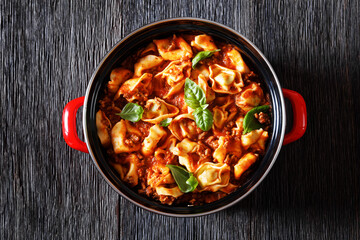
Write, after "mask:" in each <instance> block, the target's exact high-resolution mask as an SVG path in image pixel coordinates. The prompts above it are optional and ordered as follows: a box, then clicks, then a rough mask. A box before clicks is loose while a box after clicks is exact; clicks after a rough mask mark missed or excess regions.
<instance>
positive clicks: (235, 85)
mask: <svg viewBox="0 0 360 240" xmlns="http://www.w3.org/2000/svg"><path fill="white" fill-rule="evenodd" d="M209 69H210V76H209V77H210V80H211V82H212V89H213V90H214V91H215V92H218V93H227V94H236V93H239V92H241V89H242V87H243V86H244V82H243V80H242V77H241V73H240V72H239V71H237V70H232V69H230V68H226V67H223V66H220V65H219V64H214V65H211V66H210V67H209Z"/></svg>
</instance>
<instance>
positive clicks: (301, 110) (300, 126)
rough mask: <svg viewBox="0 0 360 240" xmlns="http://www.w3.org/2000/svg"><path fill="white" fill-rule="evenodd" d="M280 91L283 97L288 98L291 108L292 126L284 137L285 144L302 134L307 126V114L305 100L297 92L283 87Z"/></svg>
mask: <svg viewBox="0 0 360 240" xmlns="http://www.w3.org/2000/svg"><path fill="white" fill-rule="evenodd" d="M282 91H283V94H284V97H285V98H287V99H289V100H290V102H291V107H292V110H293V127H292V129H291V131H290V132H289V133H287V134H285V137H284V142H283V145H286V144H289V143H291V142H294V141H296V140H298V139H299V138H301V137H302V136H303V135H304V133H305V130H306V126H307V114H306V104H305V100H304V98H303V97H302V96H301V95H300V94H299V93H298V92H295V91H292V90H289V89H285V88H283V89H282Z"/></svg>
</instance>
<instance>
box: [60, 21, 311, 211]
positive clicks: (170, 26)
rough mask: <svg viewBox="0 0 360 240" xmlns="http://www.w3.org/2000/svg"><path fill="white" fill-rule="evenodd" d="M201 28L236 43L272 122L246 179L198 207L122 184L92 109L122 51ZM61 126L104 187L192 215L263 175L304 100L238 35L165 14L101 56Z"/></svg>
mask: <svg viewBox="0 0 360 240" xmlns="http://www.w3.org/2000/svg"><path fill="white" fill-rule="evenodd" d="M180 32H191V33H206V34H209V35H211V36H213V37H216V38H218V39H221V40H223V41H226V42H228V43H230V44H233V45H235V46H237V47H238V48H239V49H240V51H241V54H242V56H243V57H244V59H245V62H246V63H247V64H248V65H249V66H250V68H251V69H254V70H255V71H256V72H257V73H258V74H259V75H260V76H261V77H262V79H263V83H264V86H265V88H266V91H267V92H268V93H269V96H270V102H271V105H272V113H271V115H272V119H271V121H272V127H271V129H270V132H269V134H270V138H269V139H270V140H269V143H268V145H267V150H266V153H265V155H264V157H263V158H262V159H261V160H260V163H259V164H258V166H257V168H256V170H255V171H254V172H253V173H252V174H251V175H250V177H249V179H248V180H247V181H246V182H245V183H244V184H243V185H242V186H241V187H240V188H239V189H237V190H236V191H235V192H233V193H231V194H229V195H228V196H226V197H224V198H222V199H220V200H218V201H215V202H213V203H209V204H205V205H202V206H167V205H162V204H160V203H159V202H156V201H153V200H151V199H148V198H146V197H143V196H141V195H139V194H137V192H136V191H134V190H133V189H131V188H129V187H128V186H127V185H126V184H124V183H123V182H122V181H121V179H120V176H119V175H118V174H117V172H116V170H115V169H113V168H112V167H111V166H110V165H109V164H108V162H107V160H106V152H105V151H104V149H103V148H102V147H101V144H100V141H99V139H98V137H97V131H96V123H95V114H96V112H97V110H98V100H99V99H100V97H101V95H102V93H103V90H104V87H105V86H106V83H107V82H108V81H109V75H110V72H111V70H112V69H114V68H115V67H117V66H118V65H119V63H120V62H121V61H122V60H124V59H125V58H126V57H127V56H129V55H131V54H132V53H134V52H135V51H136V50H137V49H139V48H140V47H143V46H144V45H145V44H146V43H149V42H151V41H152V40H153V39H158V38H161V37H167V36H169V35H172V34H174V33H180ZM284 97H285V98H287V99H289V100H290V102H291V105H292V110H293V126H292V129H291V131H290V132H289V133H287V134H285V126H286V112H285V101H284ZM81 106H83V130H84V137H85V142H83V141H81V140H80V139H79V137H78V135H77V131H76V113H77V110H78V109H79V107H81ZM62 120H63V122H62V130H63V135H64V139H65V141H66V143H67V144H68V145H69V146H70V147H72V148H74V149H76V150H79V151H82V152H85V153H90V155H91V157H92V159H93V162H94V164H95V166H96V167H97V169H98V170H99V172H100V173H101V174H102V176H103V177H104V179H105V180H106V181H107V182H108V183H109V184H110V186H111V187H112V188H113V189H114V190H115V191H116V192H118V193H119V194H120V195H121V196H123V197H125V198H126V199H128V200H129V201H131V202H132V203H134V204H136V205H138V206H140V207H142V208H144V209H147V210H149V211H152V212H156V213H160V214H164V215H168V216H176V217H194V216H201V215H206V214H209V213H214V212H217V211H220V210H222V209H225V208H228V207H230V206H232V205H234V204H235V203H237V202H239V201H240V200H241V199H243V198H244V197H245V196H247V195H248V194H249V193H250V192H251V191H253V190H254V189H255V188H256V186H258V184H259V183H260V182H261V181H262V180H263V179H264V178H265V176H266V175H267V173H268V172H269V171H270V169H271V167H272V165H273V164H274V162H275V160H276V158H277V156H278V154H279V151H280V149H281V147H282V146H283V145H286V144H288V143H291V142H294V141H296V140H297V139H299V138H301V137H302V136H303V134H304V133H305V130H306V125H307V116H306V105H305V101H304V99H303V97H302V96H301V95H300V94H299V93H297V92H295V91H292V90H288V89H282V88H281V86H280V83H279V81H278V79H277V77H276V74H275V72H274V70H273V69H272V67H271V65H270V63H269V62H268V61H267V59H266V58H265V57H264V55H263V54H262V53H261V52H260V51H259V50H258V49H257V47H256V46H255V45H254V44H253V43H251V42H250V41H249V40H248V39H246V38H245V37H244V36H242V35H241V34H239V33H238V32H236V31H234V30H232V29H230V28H228V27H226V26H224V25H222V24H219V23H216V22H212V21H208V20H204V19H198V18H175V19H167V20H162V21H159V22H155V23H151V24H149V25H146V26H144V27H142V28H140V29H138V30H136V31H134V32H132V33H131V34H129V35H128V36H126V37H125V38H124V39H122V40H121V41H120V42H119V43H118V44H116V46H115V47H114V48H113V49H112V50H111V51H110V52H109V53H108V54H107V55H106V56H105V58H104V59H103V60H102V61H101V63H100V64H99V66H98V67H97V69H96V70H95V72H94V74H93V75H92V77H91V79H90V82H89V85H88V88H87V91H86V94H85V96H84V97H79V98H76V99H74V100H72V101H70V102H69V103H68V104H67V105H66V106H65V108H64V111H63V116H62Z"/></svg>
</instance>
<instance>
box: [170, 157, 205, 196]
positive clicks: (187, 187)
mask: <svg viewBox="0 0 360 240" xmlns="http://www.w3.org/2000/svg"><path fill="white" fill-rule="evenodd" d="M166 167H168V168H169V169H170V171H171V174H172V176H173V177H174V179H175V182H176V184H177V185H178V186H179V189H180V191H182V192H183V193H189V192H192V191H194V190H195V189H196V187H197V185H198V181H197V179H196V178H195V177H194V175H193V174H192V173H191V172H188V171H187V170H186V169H185V168H183V167H180V166H177V165H171V164H168V165H166Z"/></svg>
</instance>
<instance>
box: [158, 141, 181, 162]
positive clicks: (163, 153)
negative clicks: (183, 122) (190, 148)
mask: <svg viewBox="0 0 360 240" xmlns="http://www.w3.org/2000/svg"><path fill="white" fill-rule="evenodd" d="M176 142H177V139H176V138H175V137H174V136H170V137H168V138H167V139H166V141H165V143H164V144H163V145H161V146H160V147H158V148H157V149H156V150H155V153H154V156H155V158H156V159H157V160H163V159H174V157H175V156H174V154H173V150H174V148H175V146H176Z"/></svg>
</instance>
